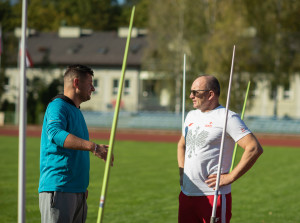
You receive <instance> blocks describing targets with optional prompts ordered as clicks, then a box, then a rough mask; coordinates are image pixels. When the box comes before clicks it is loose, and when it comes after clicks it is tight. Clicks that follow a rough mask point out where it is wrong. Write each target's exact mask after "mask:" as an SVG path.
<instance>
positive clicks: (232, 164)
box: [229, 81, 250, 172]
mask: <svg viewBox="0 0 300 223" xmlns="http://www.w3.org/2000/svg"><path fill="white" fill-rule="evenodd" d="M249 89H250V81H249V82H248V86H247V91H246V95H245V100H244V105H243V110H242V115H241V119H242V120H243V119H244V113H245V108H246V104H247V98H248V93H249ZM236 149H237V143H235V145H234V150H233V155H232V162H231V167H230V171H229V172H231V171H232V169H233V166H234V159H235V155H236Z"/></svg>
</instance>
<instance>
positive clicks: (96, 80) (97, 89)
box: [93, 79, 99, 94]
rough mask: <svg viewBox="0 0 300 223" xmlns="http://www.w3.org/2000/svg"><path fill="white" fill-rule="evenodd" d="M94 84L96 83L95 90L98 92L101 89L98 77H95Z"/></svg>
mask: <svg viewBox="0 0 300 223" xmlns="http://www.w3.org/2000/svg"><path fill="white" fill-rule="evenodd" d="M93 85H94V88H95V92H94V93H95V94H96V93H98V91H99V82H98V79H94V81H93Z"/></svg>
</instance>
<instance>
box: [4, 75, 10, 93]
mask: <svg viewBox="0 0 300 223" xmlns="http://www.w3.org/2000/svg"><path fill="white" fill-rule="evenodd" d="M4 90H5V91H8V90H9V78H8V77H5V78H4Z"/></svg>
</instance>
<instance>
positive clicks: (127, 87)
mask: <svg viewBox="0 0 300 223" xmlns="http://www.w3.org/2000/svg"><path fill="white" fill-rule="evenodd" d="M124 94H125V95H129V94H130V81H129V80H125V83H124Z"/></svg>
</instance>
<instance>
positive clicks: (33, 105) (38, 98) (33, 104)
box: [27, 77, 63, 124]
mask: <svg viewBox="0 0 300 223" xmlns="http://www.w3.org/2000/svg"><path fill="white" fill-rule="evenodd" d="M27 86H28V87H27V121H28V123H31V124H39V123H40V122H41V120H40V118H41V117H40V116H39V115H40V114H42V113H43V112H45V111H46V108H47V105H48V103H49V102H50V100H51V99H52V98H53V97H54V96H56V95H57V94H58V93H62V92H61V91H62V86H63V84H62V80H60V79H54V80H53V81H52V82H51V83H50V84H49V85H48V84H47V83H45V80H44V79H42V78H39V77H34V78H33V79H32V80H30V81H29V82H28V83H27Z"/></svg>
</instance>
